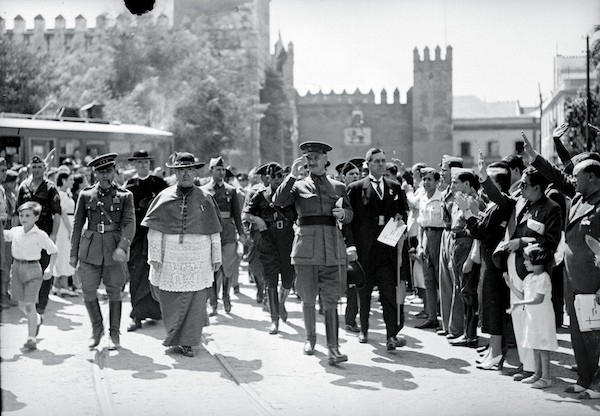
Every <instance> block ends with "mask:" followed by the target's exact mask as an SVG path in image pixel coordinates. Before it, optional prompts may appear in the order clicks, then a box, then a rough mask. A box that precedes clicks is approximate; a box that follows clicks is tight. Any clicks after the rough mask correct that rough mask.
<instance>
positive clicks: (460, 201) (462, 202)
mask: <svg viewBox="0 0 600 416" xmlns="http://www.w3.org/2000/svg"><path fill="white" fill-rule="evenodd" d="M454 202H455V203H456V205H457V206H458V208H459V209H460V210H461V211H462V212H463V213H464V212H465V211H468V210H469V207H470V204H469V200H468V199H467V197H466V195H464V194H462V193H460V192H457V193H456V194H454Z"/></svg>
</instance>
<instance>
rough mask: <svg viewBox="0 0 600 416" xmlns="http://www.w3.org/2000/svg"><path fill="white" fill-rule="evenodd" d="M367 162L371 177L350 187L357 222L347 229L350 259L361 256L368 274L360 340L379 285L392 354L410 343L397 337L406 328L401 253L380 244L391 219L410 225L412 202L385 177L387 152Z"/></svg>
mask: <svg viewBox="0 0 600 416" xmlns="http://www.w3.org/2000/svg"><path fill="white" fill-rule="evenodd" d="M366 159H367V163H368V165H369V176H368V177H366V178H363V179H361V180H359V181H357V182H354V183H351V184H350V185H349V186H348V197H349V198H350V205H351V206H352V210H353V211H354V219H353V220H352V223H351V224H350V225H349V226H347V230H346V231H347V237H348V246H349V249H348V254H349V255H350V257H351V258H350V260H352V257H353V256H354V255H355V253H356V254H358V260H359V261H360V262H361V264H362V265H363V267H364V268H365V272H366V282H365V285H364V287H363V288H362V289H361V290H360V291H359V299H360V301H359V305H360V329H361V332H360V334H359V337H358V340H359V342H360V343H367V342H368V330H369V313H370V309H371V293H372V291H373V287H374V286H377V287H378V288H379V299H380V301H381V305H382V307H383V319H384V321H385V327H386V340H387V342H386V347H387V349H388V350H389V351H391V350H394V349H396V347H401V346H403V345H405V344H406V341H405V340H404V339H398V338H397V337H396V335H397V334H398V332H399V331H400V329H402V328H401V326H400V324H399V322H398V319H397V316H396V314H397V303H398V301H400V302H401V301H402V300H401V299H396V284H397V268H398V253H397V247H390V246H388V245H385V244H383V243H380V242H378V241H377V237H378V236H379V234H380V233H381V231H382V230H383V228H384V226H385V224H386V223H387V222H388V221H389V220H390V219H391V218H395V219H396V220H403V221H404V222H406V219H407V213H408V203H407V201H406V195H405V194H404V191H403V190H402V188H401V185H400V184H399V183H398V182H396V181H393V180H391V179H387V178H385V177H384V174H385V170H386V158H385V153H384V152H383V150H381V149H377V148H372V149H369V151H368V152H367V155H366ZM402 314H403V311H401V316H402Z"/></svg>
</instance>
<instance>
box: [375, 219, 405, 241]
mask: <svg viewBox="0 0 600 416" xmlns="http://www.w3.org/2000/svg"><path fill="white" fill-rule="evenodd" d="M405 232H406V224H405V223H404V221H402V220H400V221H396V220H395V219H394V218H390V220H389V221H388V222H387V224H386V225H385V227H383V230H382V231H381V234H379V237H377V241H379V242H380V243H383V244H387V245H388V246H390V247H396V244H398V241H399V240H400V238H401V237H402V234H404V233H405Z"/></svg>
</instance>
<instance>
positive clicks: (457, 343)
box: [448, 335, 478, 348]
mask: <svg viewBox="0 0 600 416" xmlns="http://www.w3.org/2000/svg"><path fill="white" fill-rule="evenodd" d="M448 342H449V343H450V345H452V346H453V347H469V348H477V343H478V340H476V339H469V338H466V337H464V336H462V335H461V336H460V337H458V338H455V339H450V341H448Z"/></svg>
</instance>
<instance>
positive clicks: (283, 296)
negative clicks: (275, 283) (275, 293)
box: [279, 286, 290, 322]
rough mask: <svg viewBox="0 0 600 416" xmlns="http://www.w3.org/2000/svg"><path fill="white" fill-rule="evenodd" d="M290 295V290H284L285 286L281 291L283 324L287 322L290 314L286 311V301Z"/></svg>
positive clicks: (280, 302) (280, 313) (280, 312)
mask: <svg viewBox="0 0 600 416" xmlns="http://www.w3.org/2000/svg"><path fill="white" fill-rule="evenodd" d="M289 294H290V290H289V289H284V288H283V286H282V287H281V289H279V316H281V320H282V321H283V322H287V318H288V313H287V310H286V309H285V300H286V299H287V297H288V295H289Z"/></svg>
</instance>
